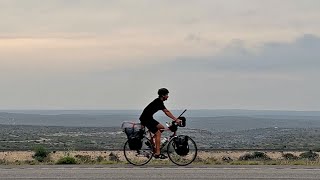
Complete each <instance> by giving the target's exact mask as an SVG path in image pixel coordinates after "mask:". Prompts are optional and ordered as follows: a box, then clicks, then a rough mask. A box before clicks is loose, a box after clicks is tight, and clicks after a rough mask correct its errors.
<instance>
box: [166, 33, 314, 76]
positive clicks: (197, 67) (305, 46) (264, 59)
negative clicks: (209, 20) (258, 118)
mask: <svg viewBox="0 0 320 180" xmlns="http://www.w3.org/2000/svg"><path fill="white" fill-rule="evenodd" d="M257 49H258V50H257V51H252V50H250V49H248V48H246V46H245V42H243V41H240V40H236V41H234V42H232V43H231V44H229V45H228V46H226V47H225V48H224V49H223V50H222V51H221V52H219V53H218V54H216V55H214V56H209V57H201V56H200V57H182V58H179V59H177V60H175V61H173V62H172V63H170V64H167V65H166V64H162V65H160V66H166V67H167V68H170V69H171V70H173V69H175V70H177V71H179V70H184V71H209V72H210V71H212V72H217V71H220V72H221V71H222V72H223V71H229V72H261V71H262V72H282V71H286V72H290V71H291V72H292V71H294V72H297V71H298V72H299V71H300V72H301V71H302V72H305V71H310V70H316V71H317V70H320V60H319V59H320V51H319V49H320V38H319V37H317V36H315V35H312V34H305V35H304V36H302V37H300V38H298V39H296V40H295V41H294V42H292V43H266V44H263V45H262V46H260V47H259V48H257Z"/></svg>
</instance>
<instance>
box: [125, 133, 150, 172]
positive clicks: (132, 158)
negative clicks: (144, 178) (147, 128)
mask: <svg viewBox="0 0 320 180" xmlns="http://www.w3.org/2000/svg"><path fill="white" fill-rule="evenodd" d="M141 141H142V147H141V148H140V149H138V150H131V149H130V147H129V142H128V141H126V143H125V144H124V147H123V153H124V157H125V158H126V160H127V161H128V162H129V163H130V164H133V165H136V166H142V165H145V164H147V163H148V162H149V161H150V160H151V159H152V157H153V146H152V144H151V141H150V140H149V139H148V138H146V137H144V138H143V139H142V140H141Z"/></svg>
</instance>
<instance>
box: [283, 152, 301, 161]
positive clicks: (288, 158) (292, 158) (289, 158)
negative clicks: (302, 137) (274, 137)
mask: <svg viewBox="0 0 320 180" xmlns="http://www.w3.org/2000/svg"><path fill="white" fill-rule="evenodd" d="M282 157H283V158H284V159H286V160H296V159H298V156H295V155H293V154H291V153H285V154H283V155H282Z"/></svg>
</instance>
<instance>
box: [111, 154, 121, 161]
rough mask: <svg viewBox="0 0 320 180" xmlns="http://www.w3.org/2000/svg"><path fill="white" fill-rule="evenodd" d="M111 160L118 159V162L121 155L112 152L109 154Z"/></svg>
mask: <svg viewBox="0 0 320 180" xmlns="http://www.w3.org/2000/svg"><path fill="white" fill-rule="evenodd" d="M109 161H117V162H118V161H120V160H119V157H118V156H117V155H116V154H115V153H113V152H111V153H110V154H109Z"/></svg>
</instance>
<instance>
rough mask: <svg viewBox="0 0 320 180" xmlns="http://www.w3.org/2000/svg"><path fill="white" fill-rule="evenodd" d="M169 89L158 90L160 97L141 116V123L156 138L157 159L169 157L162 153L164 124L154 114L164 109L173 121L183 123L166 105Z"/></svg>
mask: <svg viewBox="0 0 320 180" xmlns="http://www.w3.org/2000/svg"><path fill="white" fill-rule="evenodd" d="M168 94H169V91H168V89H166V88H161V89H159V90H158V95H159V97H158V98H156V99H155V100H153V101H152V102H151V103H150V104H149V105H148V106H147V107H146V108H145V109H144V110H143V112H142V114H141V116H140V118H139V119H140V121H141V124H142V125H144V126H146V127H147V128H148V129H149V131H151V132H152V133H153V134H154V138H155V144H156V150H155V154H154V157H155V158H156V159H166V158H168V157H167V156H166V155H164V154H160V139H161V131H160V130H161V129H164V126H163V125H162V124H160V123H159V122H158V121H157V120H155V119H154V118H153V115H154V114H155V113H156V112H157V111H159V110H162V111H163V112H164V113H165V114H166V115H167V116H168V117H169V118H171V119H172V120H173V121H175V122H176V123H177V124H180V123H181V120H180V119H178V118H176V117H174V115H172V113H171V112H170V111H169V110H168V109H167V108H166V107H165V106H164V103H163V102H164V101H166V100H167V99H168V98H169V96H168Z"/></svg>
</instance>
